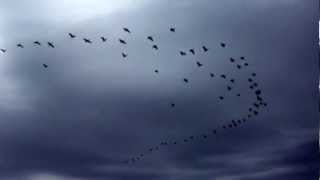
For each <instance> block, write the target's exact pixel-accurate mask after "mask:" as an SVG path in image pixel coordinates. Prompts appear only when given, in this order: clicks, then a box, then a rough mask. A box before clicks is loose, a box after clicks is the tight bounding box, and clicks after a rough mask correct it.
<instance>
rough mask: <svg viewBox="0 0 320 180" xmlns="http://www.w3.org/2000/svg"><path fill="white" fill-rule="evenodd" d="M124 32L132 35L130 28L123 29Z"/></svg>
mask: <svg viewBox="0 0 320 180" xmlns="http://www.w3.org/2000/svg"><path fill="white" fill-rule="evenodd" d="M123 30H124V31H125V32H127V33H131V31H130V30H129V29H128V28H123Z"/></svg>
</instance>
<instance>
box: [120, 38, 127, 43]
mask: <svg viewBox="0 0 320 180" xmlns="http://www.w3.org/2000/svg"><path fill="white" fill-rule="evenodd" d="M119 42H120V43H121V44H127V42H126V41H125V40H123V39H119Z"/></svg>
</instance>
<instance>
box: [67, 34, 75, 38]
mask: <svg viewBox="0 0 320 180" xmlns="http://www.w3.org/2000/svg"><path fill="white" fill-rule="evenodd" d="M68 35H69V36H70V38H75V37H77V36H76V35H74V34H72V33H68Z"/></svg>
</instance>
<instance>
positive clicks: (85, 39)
mask: <svg viewBox="0 0 320 180" xmlns="http://www.w3.org/2000/svg"><path fill="white" fill-rule="evenodd" d="M83 40H84V42H85V43H89V44H91V43H92V41H91V40H90V39H87V38H83Z"/></svg>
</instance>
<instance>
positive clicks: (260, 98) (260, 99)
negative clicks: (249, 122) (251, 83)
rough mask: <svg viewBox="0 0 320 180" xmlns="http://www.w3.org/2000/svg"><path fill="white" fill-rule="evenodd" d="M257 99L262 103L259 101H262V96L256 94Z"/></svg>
mask: <svg viewBox="0 0 320 180" xmlns="http://www.w3.org/2000/svg"><path fill="white" fill-rule="evenodd" d="M257 100H258V101H260V103H262V102H261V101H262V97H261V96H259V95H258V96H257Z"/></svg>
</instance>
